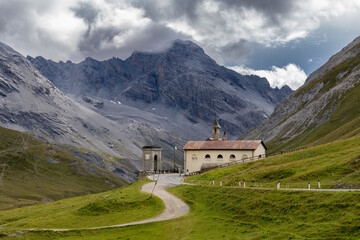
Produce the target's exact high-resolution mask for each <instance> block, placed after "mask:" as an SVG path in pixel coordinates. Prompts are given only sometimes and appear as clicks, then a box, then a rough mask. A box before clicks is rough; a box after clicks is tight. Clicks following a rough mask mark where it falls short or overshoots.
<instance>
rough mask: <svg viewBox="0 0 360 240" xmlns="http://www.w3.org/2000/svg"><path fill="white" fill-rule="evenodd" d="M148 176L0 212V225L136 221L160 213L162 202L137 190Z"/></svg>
mask: <svg viewBox="0 0 360 240" xmlns="http://www.w3.org/2000/svg"><path fill="white" fill-rule="evenodd" d="M146 182H150V180H147V179H145V178H144V179H141V180H140V181H138V182H135V183H133V184H131V185H129V186H127V187H123V188H118V189H115V190H111V191H108V192H103V193H98V194H92V195H86V196H81V197H76V198H71V199H64V200H60V201H56V202H52V203H46V204H38V205H35V206H28V207H24V208H17V209H11V210H7V211H2V212H0V219H1V220H0V225H3V226H5V227H4V228H5V229H17V228H27V229H29V228H86V227H98V226H106V225H114V224H121V223H126V222H131V221H138V220H141V219H146V218H149V217H152V216H154V215H156V214H160V213H161V212H162V210H163V209H164V206H163V202H162V201H161V200H160V199H159V198H157V197H154V198H150V199H147V198H148V196H149V194H147V193H142V192H140V187H141V185H143V184H144V183H146Z"/></svg>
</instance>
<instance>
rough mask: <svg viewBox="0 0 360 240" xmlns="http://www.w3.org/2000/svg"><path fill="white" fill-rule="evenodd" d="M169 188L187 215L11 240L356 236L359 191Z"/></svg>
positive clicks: (359, 233) (358, 235)
mask: <svg viewBox="0 0 360 240" xmlns="http://www.w3.org/2000/svg"><path fill="white" fill-rule="evenodd" d="M170 191H171V192H172V193H174V194H176V195H178V196H180V197H181V198H182V199H184V200H185V201H186V203H187V204H189V206H190V208H191V211H190V213H189V214H187V215H185V216H183V217H180V218H177V219H173V220H168V221H162V222H155V223H148V224H143V225H135V226H127V227H121V228H115V229H113V228H108V229H101V230H75V231H71V232H57V233H53V232H29V233H26V232H22V233H21V232H14V234H16V235H17V237H18V238H15V239H40V240H41V239H73V240H74V239H88V240H92V239H153V240H156V239H208V240H210V239H358V238H360V231H359V230H360V217H359V216H360V205H359V200H360V193H338V192H328V193H323V192H302V191H301V192H292V191H289V192H285V191H275V190H273V191H269V190H249V189H240V188H224V187H223V188H220V187H209V186H207V187H206V186H186V185H182V186H179V187H176V188H172V189H170ZM8 234H9V233H8ZM4 239H14V238H10V237H9V238H6V237H4Z"/></svg>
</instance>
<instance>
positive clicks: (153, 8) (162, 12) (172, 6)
mask: <svg viewBox="0 0 360 240" xmlns="http://www.w3.org/2000/svg"><path fill="white" fill-rule="evenodd" d="M160 1H161V0H155V1H148V0H134V1H131V4H133V6H135V7H138V8H141V9H144V11H145V16H147V17H149V18H151V19H153V20H154V21H162V20H174V19H178V18H181V17H186V18H187V19H190V20H192V21H194V20H196V19H197V18H198V14H197V7H198V5H199V3H201V2H203V0H181V1H178V0H169V1H168V2H167V4H166V9H164V8H161V7H159V6H161V5H162V4H164V3H160ZM164 2H165V1H164Z"/></svg>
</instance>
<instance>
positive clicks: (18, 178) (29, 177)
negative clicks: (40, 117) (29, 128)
mask: <svg viewBox="0 0 360 240" xmlns="http://www.w3.org/2000/svg"><path fill="white" fill-rule="evenodd" d="M126 184H127V182H126V181H125V180H123V179H122V178H120V177H119V176H117V175H115V174H113V173H111V172H109V171H107V170H105V169H102V168H100V167H97V166H94V165H91V164H89V163H87V162H85V161H83V160H82V159H80V158H79V157H77V156H75V155H74V154H71V153H69V152H68V151H67V150H66V149H63V148H60V147H57V146H53V145H51V144H46V143H44V142H42V141H40V140H38V139H36V138H34V137H31V136H29V135H27V134H24V133H20V132H17V131H13V130H9V129H6V128H1V127H0V210H4V209H10V208H16V207H21V206H26V205H32V204H38V203H42V202H49V201H55V200H59V199H63V198H70V197H75V196H79V195H86V194H90V193H98V192H103V191H107V190H110V189H114V188H116V187H119V186H124V185H126Z"/></svg>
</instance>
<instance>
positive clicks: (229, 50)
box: [220, 39, 253, 66]
mask: <svg viewBox="0 0 360 240" xmlns="http://www.w3.org/2000/svg"><path fill="white" fill-rule="evenodd" d="M220 50H221V53H222V54H223V57H222V58H223V59H224V65H227V66H232V65H237V64H239V63H243V62H239V61H240V60H241V59H239V56H241V57H242V58H243V59H244V58H245V57H247V56H249V55H251V54H252V53H253V47H252V46H251V45H250V44H249V43H248V42H247V41H246V40H243V39H241V40H239V41H238V42H236V43H230V44H227V45H225V46H223V47H221V48H220Z"/></svg>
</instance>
